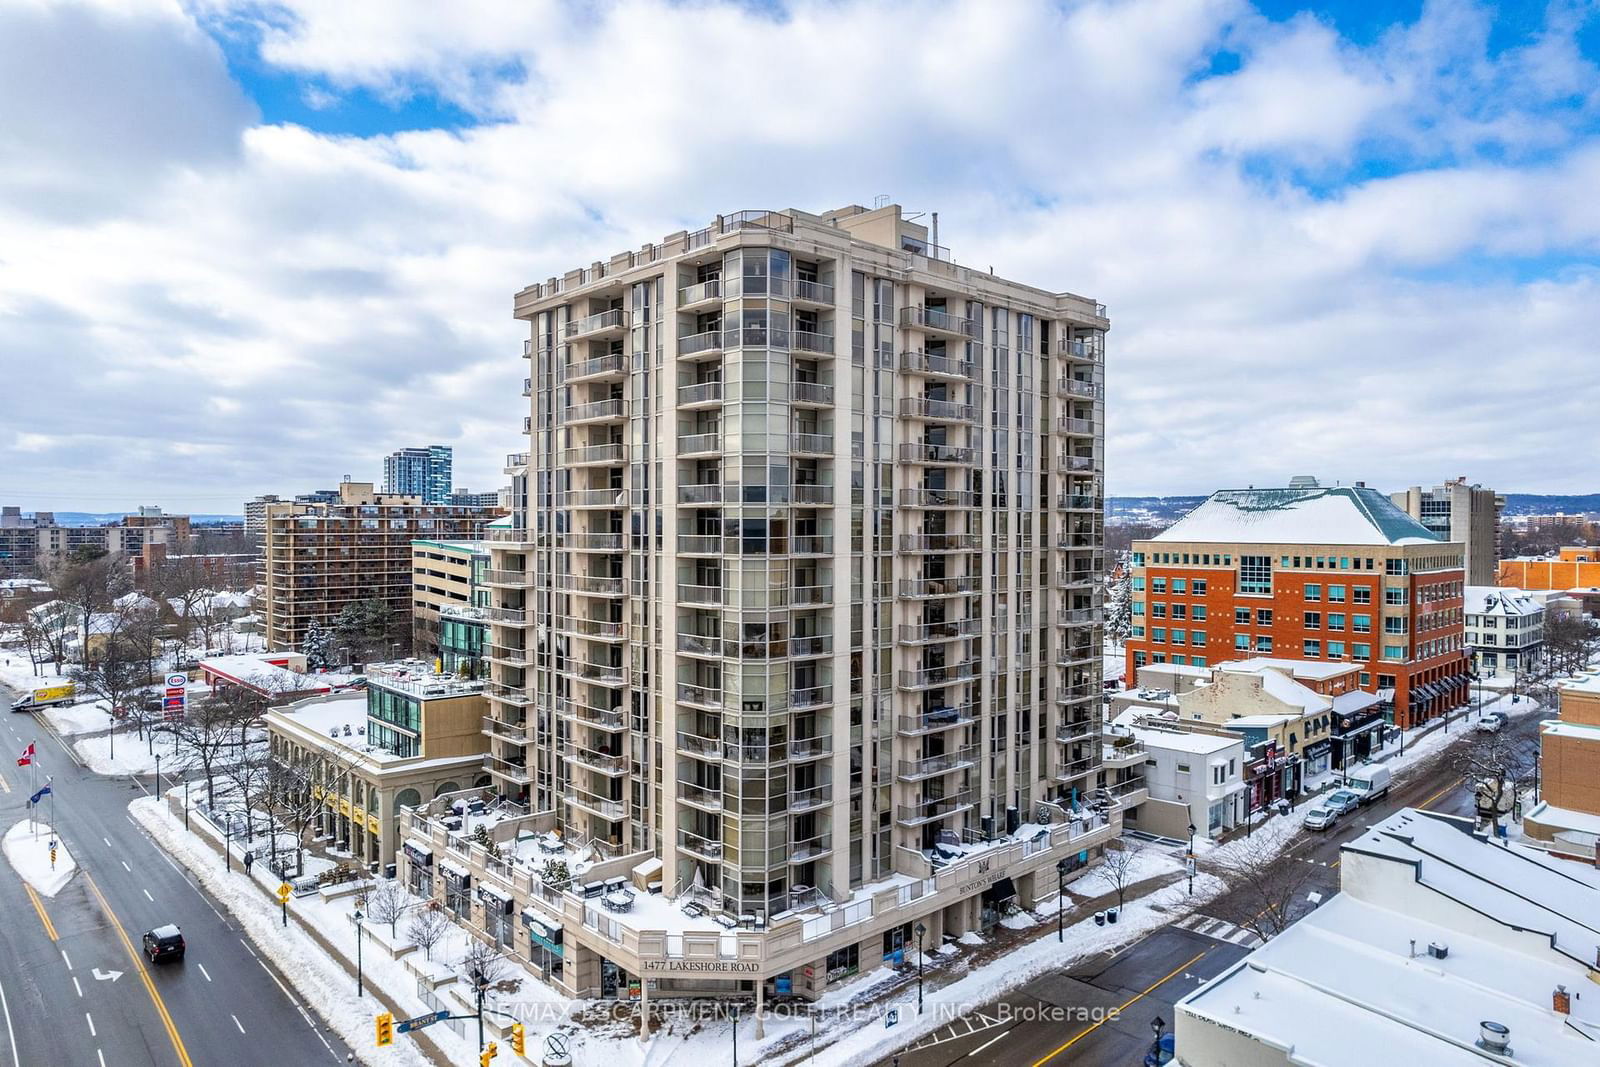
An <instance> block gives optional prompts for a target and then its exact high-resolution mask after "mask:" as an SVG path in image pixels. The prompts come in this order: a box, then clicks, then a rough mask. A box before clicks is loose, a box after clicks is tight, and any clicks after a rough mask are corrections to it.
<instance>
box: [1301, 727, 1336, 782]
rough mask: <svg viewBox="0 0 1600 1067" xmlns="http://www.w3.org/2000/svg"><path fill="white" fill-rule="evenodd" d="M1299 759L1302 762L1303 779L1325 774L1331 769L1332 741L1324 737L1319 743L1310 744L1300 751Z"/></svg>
mask: <svg viewBox="0 0 1600 1067" xmlns="http://www.w3.org/2000/svg"><path fill="white" fill-rule="evenodd" d="M1300 758H1301V760H1302V761H1303V768H1302V775H1303V776H1304V778H1315V777H1317V775H1319V774H1327V773H1328V771H1329V770H1330V769H1332V767H1333V739H1332V738H1329V737H1324V738H1323V739H1322V740H1320V741H1313V742H1311V743H1310V744H1309V745H1306V746H1305V747H1304V748H1302V749H1301V750H1300Z"/></svg>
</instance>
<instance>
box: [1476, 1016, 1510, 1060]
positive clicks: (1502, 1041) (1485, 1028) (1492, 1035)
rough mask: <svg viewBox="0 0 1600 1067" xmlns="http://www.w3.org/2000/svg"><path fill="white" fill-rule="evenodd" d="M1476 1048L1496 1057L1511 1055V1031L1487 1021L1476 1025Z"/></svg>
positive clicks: (1499, 1024)
mask: <svg viewBox="0 0 1600 1067" xmlns="http://www.w3.org/2000/svg"><path fill="white" fill-rule="evenodd" d="M1478 1047H1479V1048H1481V1049H1483V1051H1485V1052H1490V1053H1493V1054H1494V1055H1496V1056H1509V1055H1511V1029H1510V1028H1509V1027H1507V1026H1505V1025H1503V1024H1501V1023H1497V1022H1492V1021H1490V1020H1488V1019H1485V1020H1483V1022H1481V1023H1479V1024H1478Z"/></svg>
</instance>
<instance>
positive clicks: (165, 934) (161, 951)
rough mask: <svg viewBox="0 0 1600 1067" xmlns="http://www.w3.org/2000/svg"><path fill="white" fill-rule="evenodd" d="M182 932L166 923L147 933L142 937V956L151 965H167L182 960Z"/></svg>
mask: <svg viewBox="0 0 1600 1067" xmlns="http://www.w3.org/2000/svg"><path fill="white" fill-rule="evenodd" d="M184 947H185V946H184V942H183V931H181V930H179V929H178V928H177V927H176V926H173V925H172V924H171V923H168V924H167V925H166V926H158V927H156V928H155V929H154V930H150V931H147V932H146V933H145V935H144V954H145V955H146V956H149V957H150V962H151V963H167V962H169V961H181V960H182V959H183V950H184Z"/></svg>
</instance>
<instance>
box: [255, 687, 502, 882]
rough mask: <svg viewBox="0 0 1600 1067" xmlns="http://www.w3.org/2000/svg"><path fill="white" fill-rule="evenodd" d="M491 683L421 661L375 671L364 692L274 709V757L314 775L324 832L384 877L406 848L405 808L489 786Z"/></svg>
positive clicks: (270, 718)
mask: <svg viewBox="0 0 1600 1067" xmlns="http://www.w3.org/2000/svg"><path fill="white" fill-rule="evenodd" d="M483 685H484V683H483V682H482V681H473V680H470V679H463V678H458V677H455V676H453V675H442V674H437V673H435V672H433V671H432V669H431V668H430V667H429V666H428V665H427V664H425V663H422V662H421V661H405V662H400V663H386V664H376V665H373V666H371V667H369V668H368V669H367V689H366V692H364V693H360V692H356V693H350V692H346V693H337V694H333V695H330V696H321V697H317V698H313V699H308V700H301V701H298V702H297V703H294V704H289V705H284V706H279V707H273V708H271V709H269V710H268V711H267V734H268V737H269V740H270V749H271V752H272V758H273V759H275V760H279V761H280V762H284V763H298V764H299V765H301V766H303V767H306V768H307V769H308V770H309V771H310V778H309V781H308V788H309V789H310V791H311V793H312V795H313V796H314V797H315V798H317V799H320V800H321V801H322V806H323V808H322V813H321V815H319V817H318V828H319V830H320V832H321V833H322V834H324V835H326V836H328V837H330V838H332V839H333V842H334V844H335V846H336V847H337V848H339V849H341V850H345V851H348V852H350V853H351V855H353V856H354V857H355V858H356V859H357V860H359V861H360V862H362V863H365V864H367V865H369V866H371V867H372V868H373V869H376V870H386V869H388V868H389V866H390V865H391V864H393V863H394V862H395V853H396V851H397V850H398V849H399V847H400V844H399V842H400V827H399V813H400V810H401V809H402V808H417V807H420V806H421V805H423V804H424V803H426V802H427V801H430V800H432V799H433V798H434V797H436V796H439V795H440V794H453V793H456V792H458V791H460V790H462V789H465V788H470V787H472V786H473V785H478V786H483V785H487V784H488V776H487V775H486V774H484V772H483V753H484V751H485V750H486V748H487V743H486V739H485V737H484V733H483V721H484V717H485V716H484V712H485V711H486V710H487V707H486V704H485V702H484V698H483Z"/></svg>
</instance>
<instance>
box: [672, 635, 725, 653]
mask: <svg viewBox="0 0 1600 1067" xmlns="http://www.w3.org/2000/svg"><path fill="white" fill-rule="evenodd" d="M724 645H725V643H724V642H723V640H722V638H720V637H716V636H712V635H709V634H679V635H678V651H679V652H682V653H685V654H686V655H690V656H705V657H709V658H711V659H721V658H722V657H723V656H724V655H725V654H727V651H728V650H727V649H726V648H725V647H724Z"/></svg>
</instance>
